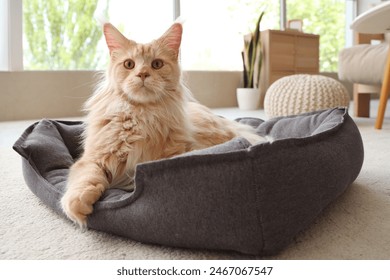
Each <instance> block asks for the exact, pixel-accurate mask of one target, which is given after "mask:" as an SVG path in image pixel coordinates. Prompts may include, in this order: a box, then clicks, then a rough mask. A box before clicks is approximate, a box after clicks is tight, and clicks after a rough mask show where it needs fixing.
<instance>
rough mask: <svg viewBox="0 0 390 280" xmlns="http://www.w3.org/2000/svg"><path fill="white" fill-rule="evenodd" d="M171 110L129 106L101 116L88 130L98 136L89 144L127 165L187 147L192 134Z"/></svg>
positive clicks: (168, 155) (177, 151) (173, 153)
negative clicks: (126, 108)
mask: <svg viewBox="0 0 390 280" xmlns="http://www.w3.org/2000/svg"><path fill="white" fill-rule="evenodd" d="M171 114H172V112H168V111H165V112H160V111H159V109H158V108H154V109H149V110H139V109H138V108H131V110H128V111H125V112H123V111H122V112H120V113H116V114H114V115H111V116H106V117H104V118H100V120H99V121H95V122H94V123H93V124H91V125H90V131H89V133H93V134H95V135H96V136H97V137H94V138H95V141H96V142H95V143H92V145H93V146H94V147H95V149H98V150H99V151H100V152H101V153H103V154H105V156H106V157H113V159H114V160H116V161H118V163H125V164H126V166H127V167H128V168H134V167H135V165H136V164H137V163H140V162H145V161H150V160H155V159H159V158H166V157H171V156H173V155H176V154H181V153H184V152H186V151H189V150H190V149H191V146H192V138H191V135H190V134H189V133H188V132H186V129H185V127H186V124H185V120H184V118H183V117H180V116H179V117H178V116H177V115H176V116H172V115H171ZM86 146H88V145H86Z"/></svg>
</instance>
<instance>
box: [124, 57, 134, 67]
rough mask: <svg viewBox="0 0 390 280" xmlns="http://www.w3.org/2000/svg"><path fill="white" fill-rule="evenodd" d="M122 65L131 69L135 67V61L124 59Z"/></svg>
mask: <svg viewBox="0 0 390 280" xmlns="http://www.w3.org/2000/svg"><path fill="white" fill-rule="evenodd" d="M123 66H124V67H125V68H126V69H133V68H134V67H135V62H134V61H133V60H132V59H126V60H125V61H124V62H123Z"/></svg>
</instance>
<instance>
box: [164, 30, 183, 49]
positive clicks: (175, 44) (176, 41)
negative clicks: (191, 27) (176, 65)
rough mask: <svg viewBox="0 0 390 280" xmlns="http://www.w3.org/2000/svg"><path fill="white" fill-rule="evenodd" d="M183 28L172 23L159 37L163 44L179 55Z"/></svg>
mask: <svg viewBox="0 0 390 280" xmlns="http://www.w3.org/2000/svg"><path fill="white" fill-rule="evenodd" d="M182 34H183V26H182V25H181V24H180V23H174V24H173V25H172V26H171V27H170V28H169V29H168V30H167V31H166V32H165V33H164V35H163V36H162V37H161V39H162V41H163V42H164V44H165V45H166V46H167V47H169V48H171V49H173V50H174V51H175V52H176V53H179V49H180V44H181V36H182Z"/></svg>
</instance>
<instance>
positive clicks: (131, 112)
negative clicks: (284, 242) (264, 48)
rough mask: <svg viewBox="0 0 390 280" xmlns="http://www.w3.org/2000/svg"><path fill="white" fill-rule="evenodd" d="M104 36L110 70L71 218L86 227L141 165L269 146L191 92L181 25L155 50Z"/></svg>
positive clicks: (73, 193)
mask: <svg viewBox="0 0 390 280" xmlns="http://www.w3.org/2000/svg"><path fill="white" fill-rule="evenodd" d="M103 31H104V36H105V39H106V43H107V46H108V49H109V51H110V58H111V59H110V64H109V66H108V69H107V71H106V74H105V78H104V80H103V81H102V83H101V84H100V85H99V86H98V87H97V89H96V91H95V92H94V94H93V96H92V97H91V98H90V99H89V100H88V101H87V102H86V104H85V110H86V112H87V117H86V129H85V132H84V137H83V139H84V141H83V147H84V152H83V154H82V156H81V157H80V158H79V159H78V160H77V161H76V162H75V163H74V165H72V166H71V168H70V173H69V177H68V181H67V188H66V192H65V194H64V195H63V197H62V199H61V206H62V209H63V211H64V213H65V214H66V215H67V216H68V217H69V218H70V219H71V220H72V221H74V222H75V223H77V224H78V225H80V226H82V227H84V226H86V221H87V216H88V215H89V214H91V213H92V212H93V204H94V203H95V202H96V201H97V200H98V199H99V198H100V197H101V195H102V193H103V192H104V191H105V190H106V189H108V188H110V187H113V186H115V187H118V186H120V187H124V186H132V180H133V177H134V170H135V166H136V165H137V164H138V163H142V162H146V161H151V160H156V159H161V158H169V157H172V156H175V155H178V154H182V153H185V152H188V151H191V150H195V149H202V148H206V147H210V146H213V145H217V144H220V143H223V142H226V141H228V140H230V139H232V138H234V137H237V136H243V137H245V138H247V139H248V140H249V141H250V142H251V143H255V142H259V141H264V139H263V138H262V137H260V136H258V135H256V134H255V133H254V131H253V129H252V128H251V127H249V126H246V125H242V124H238V123H237V122H234V121H230V120H227V119H224V118H221V117H218V116H216V115H214V114H213V113H212V112H211V111H210V110H209V109H208V108H207V107H205V106H203V105H201V104H199V103H198V102H196V101H194V100H193V99H192V98H189V96H188V95H187V94H186V92H187V90H186V88H185V86H184V85H183V83H182V79H181V70H180V66H179V62H178V57H179V49H180V43H181V36H182V25H181V24H179V23H175V24H173V25H172V26H171V27H170V28H169V29H168V30H167V31H166V32H165V33H164V34H163V35H162V36H161V37H160V38H159V39H157V40H154V41H152V42H151V43H148V44H138V43H136V42H135V41H132V40H129V39H127V38H126V37H124V36H123V35H122V34H121V33H120V32H119V31H118V30H117V29H116V28H115V27H114V26H113V25H111V24H109V23H106V24H104V27H103ZM129 59H131V61H129ZM156 60H159V61H158V62H156ZM126 61H127V62H126ZM132 62H134V65H133V63H132ZM160 62H162V64H161V63H160ZM126 63H129V64H126ZM161 65H162V66H161ZM125 66H127V68H126V67H125ZM128 66H130V67H128ZM132 66H134V67H133V68H131V67H132ZM155 66H156V67H155ZM160 66H161V68H159V67H160ZM128 68H131V69H128ZM155 68H156V69H155ZM157 68H158V69H157ZM178 187H180V186H178Z"/></svg>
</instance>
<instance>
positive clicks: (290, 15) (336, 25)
mask: <svg viewBox="0 0 390 280" xmlns="http://www.w3.org/2000/svg"><path fill="white" fill-rule="evenodd" d="M345 2H346V1H345V0H315V1H313V0H287V1H286V4H287V7H286V10H287V19H288V20H289V19H290V20H291V19H302V20H303V31H304V32H306V33H313V34H319V35H320V71H321V72H337V61H338V53H339V51H340V50H341V49H342V48H344V46H345V18H346V15H345V14H346V12H345Z"/></svg>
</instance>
